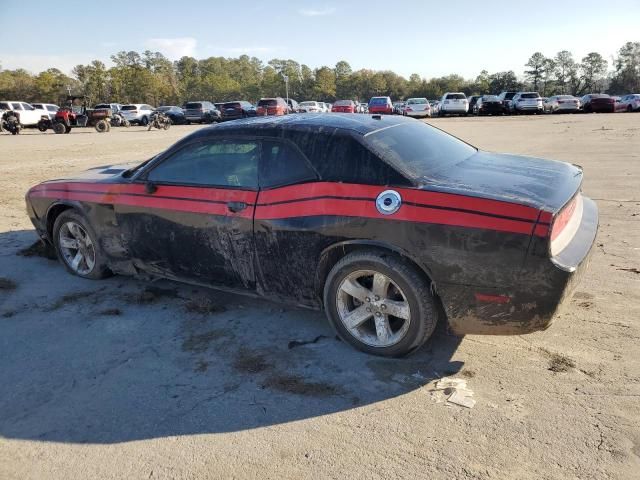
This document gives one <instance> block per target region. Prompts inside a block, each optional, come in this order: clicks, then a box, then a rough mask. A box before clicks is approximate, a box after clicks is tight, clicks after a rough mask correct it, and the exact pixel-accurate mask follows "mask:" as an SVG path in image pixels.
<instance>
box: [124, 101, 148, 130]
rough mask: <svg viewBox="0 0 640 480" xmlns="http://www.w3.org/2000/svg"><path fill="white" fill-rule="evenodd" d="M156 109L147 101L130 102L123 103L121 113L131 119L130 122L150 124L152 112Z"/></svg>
mask: <svg viewBox="0 0 640 480" xmlns="http://www.w3.org/2000/svg"><path fill="white" fill-rule="evenodd" d="M154 110H155V108H154V107H152V106H151V105H147V104H146V103H130V104H129V105H123V106H122V108H121V109H120V113H121V114H122V116H123V117H124V118H126V119H127V120H129V122H130V123H137V124H139V125H148V124H149V119H150V118H151V113H152V112H153V111H154Z"/></svg>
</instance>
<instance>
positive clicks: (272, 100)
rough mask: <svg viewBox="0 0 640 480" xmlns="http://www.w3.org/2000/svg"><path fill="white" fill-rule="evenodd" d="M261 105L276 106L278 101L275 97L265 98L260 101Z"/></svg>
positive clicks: (259, 104)
mask: <svg viewBox="0 0 640 480" xmlns="http://www.w3.org/2000/svg"><path fill="white" fill-rule="evenodd" d="M258 106H259V107H276V106H278V101H277V100H276V99H275V98H264V99H262V100H260V101H259V102H258Z"/></svg>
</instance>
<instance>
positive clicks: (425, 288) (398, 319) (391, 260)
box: [324, 251, 437, 357]
mask: <svg viewBox="0 0 640 480" xmlns="http://www.w3.org/2000/svg"><path fill="white" fill-rule="evenodd" d="M324 307H325V311H326V313H327V317H328V319H329V323H330V324H331V325H332V326H333V328H334V329H335V330H336V332H337V333H338V335H339V336H340V337H341V338H342V339H343V340H344V341H345V342H348V343H350V344H351V345H352V346H354V347H355V348H357V349H358V350H362V351H363V352H366V353H370V354H374V355H380V356H384V357H401V356H404V355H407V354H409V353H411V352H413V351H415V350H416V349H417V348H419V347H420V346H422V345H423V344H424V343H425V342H426V341H427V339H428V338H429V337H430V336H431V334H432V333H433V331H434V329H435V326H436V321H437V309H436V303H435V299H434V298H433V296H432V295H431V292H430V291H429V283H428V281H427V280H426V278H425V277H424V275H423V274H422V272H420V271H419V270H418V269H417V268H416V267H414V266H413V265H411V264H409V263H408V262H406V261H404V260H402V259H401V258H400V257H396V256H394V255H391V254H388V253H381V252H375V251H363V252H354V253H350V254H348V255H347V256H345V257H344V258H342V259H341V260H340V261H339V262H338V263H337V264H336V265H335V266H334V267H333V268H332V269H331V272H330V273H329V275H328V277H327V280H326V283H325V287H324Z"/></svg>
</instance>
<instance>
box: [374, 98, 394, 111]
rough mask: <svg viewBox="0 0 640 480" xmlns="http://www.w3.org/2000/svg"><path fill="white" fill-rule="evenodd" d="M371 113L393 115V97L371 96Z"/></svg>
mask: <svg viewBox="0 0 640 480" xmlns="http://www.w3.org/2000/svg"><path fill="white" fill-rule="evenodd" d="M369 113H380V114H384V115H391V114H392V113H393V103H391V98H390V97H371V99H370V100H369Z"/></svg>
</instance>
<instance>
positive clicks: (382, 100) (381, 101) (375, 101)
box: [369, 97, 387, 105]
mask: <svg viewBox="0 0 640 480" xmlns="http://www.w3.org/2000/svg"><path fill="white" fill-rule="evenodd" d="M386 104H387V97H373V98H372V99H371V100H369V105H386Z"/></svg>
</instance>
